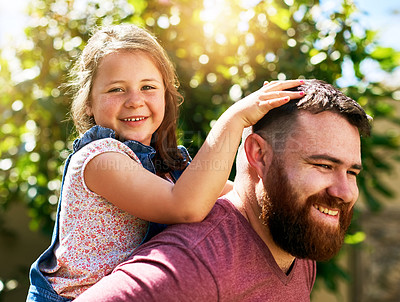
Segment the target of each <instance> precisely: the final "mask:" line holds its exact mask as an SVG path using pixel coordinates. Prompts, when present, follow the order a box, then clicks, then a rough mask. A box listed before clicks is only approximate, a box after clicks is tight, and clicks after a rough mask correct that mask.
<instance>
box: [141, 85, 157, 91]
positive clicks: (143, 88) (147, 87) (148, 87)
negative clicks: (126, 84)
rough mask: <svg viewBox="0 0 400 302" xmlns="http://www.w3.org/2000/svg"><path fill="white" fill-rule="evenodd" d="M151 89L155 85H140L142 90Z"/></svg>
mask: <svg viewBox="0 0 400 302" xmlns="http://www.w3.org/2000/svg"><path fill="white" fill-rule="evenodd" d="M151 89H155V87H153V86H150V85H145V86H143V87H142V90H151Z"/></svg>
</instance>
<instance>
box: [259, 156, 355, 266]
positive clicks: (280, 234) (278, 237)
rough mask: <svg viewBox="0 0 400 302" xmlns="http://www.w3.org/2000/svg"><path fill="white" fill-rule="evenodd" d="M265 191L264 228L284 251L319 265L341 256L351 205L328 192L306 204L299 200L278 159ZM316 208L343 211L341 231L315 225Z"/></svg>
mask: <svg viewBox="0 0 400 302" xmlns="http://www.w3.org/2000/svg"><path fill="white" fill-rule="evenodd" d="M264 187H265V190H266V192H267V194H268V195H267V196H266V198H265V200H264V207H265V208H264V211H266V212H265V216H264V217H263V219H264V224H265V225H266V226H268V228H269V230H270V233H271V235H272V238H273V240H274V241H275V243H276V244H277V245H278V246H279V247H280V248H282V249H283V250H284V251H286V252H288V253H289V254H291V255H292V256H294V257H297V258H307V259H312V260H316V261H326V260H329V259H331V258H332V257H333V256H335V255H336V254H337V253H338V252H339V250H340V248H341V246H342V244H343V240H344V237H345V234H346V231H347V229H348V227H349V225H350V222H351V218H352V215H353V209H349V207H350V205H349V204H348V203H344V202H342V201H340V200H338V199H337V198H335V197H332V196H329V195H328V194H327V193H326V192H320V193H318V194H314V195H311V196H309V197H308V198H307V199H306V201H302V200H299V198H298V194H296V192H295V190H294V188H293V187H292V186H291V184H290V183H289V181H288V178H287V175H286V172H285V170H284V166H283V164H282V162H281V161H280V160H279V159H278V158H277V157H276V156H274V159H273V161H272V163H271V166H270V169H269V171H268V174H267V178H266V180H265V181H264ZM298 190H301V188H298ZM313 204H319V205H322V206H325V207H328V208H335V209H339V214H340V220H339V225H338V227H336V228H334V227H332V226H328V225H326V224H321V223H318V222H317V221H314V220H313V219H312V217H311V215H310V214H311V210H312V209H311V207H313ZM262 216H263V215H262Z"/></svg>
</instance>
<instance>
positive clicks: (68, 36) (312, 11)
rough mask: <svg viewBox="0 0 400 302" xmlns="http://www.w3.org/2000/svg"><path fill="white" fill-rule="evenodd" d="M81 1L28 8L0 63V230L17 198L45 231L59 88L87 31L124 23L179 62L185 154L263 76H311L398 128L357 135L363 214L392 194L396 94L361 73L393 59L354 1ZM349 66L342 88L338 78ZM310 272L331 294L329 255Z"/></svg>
mask: <svg viewBox="0 0 400 302" xmlns="http://www.w3.org/2000/svg"><path fill="white" fill-rule="evenodd" d="M81 3H86V1H84V2H82V1H73V0H35V1H33V2H31V4H30V6H29V12H28V13H29V15H30V16H31V22H32V23H31V25H30V26H29V27H27V28H26V30H25V33H26V38H27V42H26V43H25V44H24V45H23V46H22V47H19V48H16V47H14V48H11V50H12V51H11V52H10V51H8V52H7V53H6V52H5V51H4V52H3V53H2V54H1V56H0V63H1V69H0V75H1V76H0V114H1V119H2V123H1V125H0V230H1V227H2V224H1V221H2V219H1V218H2V215H4V213H5V211H7V207H8V206H9V205H10V204H11V203H13V202H23V203H25V204H26V206H27V207H28V208H29V213H30V216H31V218H32V219H31V228H32V229H35V230H42V231H45V232H47V233H50V232H51V229H52V225H53V218H54V212H55V210H56V203H57V197H58V194H59V190H60V181H61V173H62V165H63V162H64V160H65V159H66V156H67V154H68V152H69V151H68V150H70V147H71V141H72V140H73V138H74V137H73V133H74V130H73V125H72V123H71V122H68V121H67V120H68V106H69V101H70V99H69V96H68V94H67V91H65V90H63V89H62V88H60V87H61V86H62V83H64V82H65V81H66V80H67V73H68V70H69V69H70V68H71V62H72V61H73V60H74V59H75V58H76V56H77V54H78V53H79V52H80V51H81V50H82V48H83V47H84V45H85V41H86V40H87V39H88V37H89V30H90V29H91V28H92V27H93V26H99V25H105V24H112V23H121V22H128V23H135V24H138V25H142V26H145V27H147V28H148V29H149V30H150V31H152V32H153V33H155V35H156V36H157V37H158V38H159V40H160V42H161V44H162V45H163V46H164V47H165V48H166V50H167V52H168V54H169V55H170V57H171V58H172V60H173V62H175V64H176V68H177V72H178V75H179V78H180V81H181V92H182V93H183V95H184V97H185V102H184V104H183V106H182V112H181V118H180V121H179V126H180V133H181V143H183V144H184V145H186V146H187V147H188V148H189V150H190V152H191V154H192V155H194V154H195V152H196V151H197V150H198V148H199V147H200V145H201V143H202V142H203V140H204V138H205V136H206V134H207V133H208V131H209V130H210V125H211V124H212V121H213V120H216V119H217V118H218V117H219V115H220V114H221V113H222V112H223V111H224V110H225V109H226V108H227V107H228V106H229V105H230V104H231V103H232V102H233V101H236V100H238V99H239V98H241V97H243V96H244V95H246V94H248V93H250V92H252V91H254V90H256V89H258V88H259V87H260V86H261V85H262V83H263V82H264V81H265V80H268V81H270V80H276V79H279V80H283V79H286V78H287V79H289V78H292V79H294V78H318V79H322V80H325V81H327V82H329V83H333V84H335V85H337V86H340V87H342V88H343V90H344V91H345V93H347V94H348V95H349V96H350V97H352V98H354V99H356V100H358V101H359V102H360V104H361V105H362V106H363V107H364V108H365V109H366V110H367V111H368V113H369V114H370V115H371V116H373V117H374V119H375V120H376V121H379V120H385V121H387V122H388V123H390V124H391V125H392V128H393V129H396V130H393V131H391V132H389V131H385V130H384V129H383V130H382V129H380V130H379V132H378V130H374V132H373V135H372V137H371V138H365V139H363V142H362V143H363V164H364V171H363V173H362V175H361V176H360V180H359V185H360V190H361V193H362V195H363V199H364V200H365V202H366V205H367V206H368V208H369V209H371V210H378V209H380V208H381V206H382V198H387V197H391V196H392V192H391V191H390V190H389V189H388V188H387V187H386V186H385V185H384V184H383V183H381V181H380V179H379V177H378V175H379V173H382V172H383V173H388V172H389V171H390V170H391V169H392V167H391V165H390V164H389V159H390V158H391V157H392V158H395V159H396V160H399V158H400V156H399V154H398V150H399V145H400V135H399V124H400V119H399V118H398V117H396V116H395V111H394V108H393V100H391V96H392V93H396V92H395V91H393V90H394V89H393V88H390V87H388V86H385V84H384V83H382V82H380V81H374V80H371V79H370V77H369V75H368V73H367V72H366V71H365V68H364V67H363V66H364V65H365V64H366V63H368V62H369V63H371V62H373V63H374V64H376V65H378V66H380V68H381V69H382V70H383V71H385V72H393V71H394V70H395V67H396V66H398V65H399V63H400V53H399V52H396V51H395V50H393V49H391V48H383V47H380V46H379V45H378V43H377V42H376V40H375V33H374V32H373V31H371V30H369V29H367V28H362V27H361V25H360V24H359V23H358V21H357V14H359V12H358V10H357V7H356V6H355V5H354V4H353V3H352V2H351V1H350V0H344V1H343V2H342V5H341V6H340V7H337V8H336V9H335V10H332V11H329V12H326V11H322V10H321V9H320V6H319V1H317V0H297V1H293V0H286V1H279V0H268V1H227V0H225V1H204V2H203V1H200V0H192V1H187V0H176V1H169V0H158V1H157V0H150V1H144V0H115V1H112V0H101V1H100V0H89V1H87V4H86V5H85V6H83V7H82V4H81ZM10 53H11V54H10ZM9 62H12V64H9ZM349 67H350V70H351V74H352V77H351V79H350V81H349V80H348V79H347V78H346V76H345V75H344V72H343V71H344V70H345V69H346V68H347V69H348V68H349ZM347 69H346V70H347ZM398 94H399V92H398V91H397V95H398ZM66 121H67V122H66ZM379 151H380V152H382V151H383V152H385V154H386V155H387V156H385V157H383V156H380V155H379V154H382V153H379ZM233 174H234V172H233ZM352 232H353V233H354V235H353V237H352V238H353V239H354V238H356V239H357V238H359V236H358V237H357V236H356V237H354V236H355V235H357V234H360V233H357V232H360V229H357V228H356V229H353V230H352ZM318 274H319V277H320V278H322V279H323V280H324V281H325V284H327V286H328V288H329V289H331V290H333V291H335V290H336V289H337V285H336V282H337V280H338V279H339V278H344V277H346V274H345V273H344V271H343V269H342V268H341V267H339V266H338V264H337V261H336V260H335V259H334V260H332V261H331V262H329V263H323V264H319V272H318ZM346 278H347V277H346Z"/></svg>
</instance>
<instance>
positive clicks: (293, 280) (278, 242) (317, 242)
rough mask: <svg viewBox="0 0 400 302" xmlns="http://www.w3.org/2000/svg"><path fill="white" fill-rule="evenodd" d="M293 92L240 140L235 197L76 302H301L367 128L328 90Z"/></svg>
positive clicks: (330, 242)
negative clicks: (293, 97) (298, 96)
mask: <svg viewBox="0 0 400 302" xmlns="http://www.w3.org/2000/svg"><path fill="white" fill-rule="evenodd" d="M295 90H300V91H304V92H305V96H304V97H303V98H301V99H299V100H292V101H290V102H289V103H287V104H285V105H283V106H281V107H278V108H275V109H273V110H271V111H270V112H268V114H267V115H266V116H265V117H264V118H263V119H262V120H260V121H259V122H258V123H257V124H256V125H254V126H253V128H252V129H248V130H247V131H246V133H245V134H244V136H243V142H242V145H241V147H240V149H239V152H238V156H237V161H236V162H237V174H236V178H235V181H234V189H233V191H232V192H230V193H229V194H228V195H226V196H224V197H222V198H220V199H219V200H218V201H217V203H216V205H215V206H214V208H213V210H212V211H211V212H210V214H209V215H208V216H207V218H206V219H205V220H204V221H203V222H201V223H194V224H180V225H173V226H170V227H168V228H167V230H165V231H163V232H162V233H161V234H159V235H157V236H156V237H154V238H153V239H151V240H150V241H149V242H148V243H146V244H143V245H142V246H140V247H139V248H138V249H137V250H136V251H135V252H134V253H133V255H132V257H131V259H130V260H128V261H126V262H124V263H123V264H121V265H119V266H118V267H117V268H116V269H115V270H114V272H113V273H112V274H111V275H109V276H107V277H105V278H103V279H102V280H101V281H100V282H98V283H97V284H96V285H94V286H93V287H91V288H90V289H89V290H87V291H86V292H85V293H83V294H82V295H81V296H79V297H78V299H77V300H76V301H207V302H209V301H252V302H253V301H285V302H288V301H296V302H298V301H310V293H311V290H312V287H313V285H314V281H315V274H316V265H315V261H325V260H328V259H330V258H331V257H333V256H334V255H335V254H336V253H337V252H338V251H339V249H340V248H341V245H342V243H343V239H344V236H345V233H346V230H347V228H348V226H349V224H350V221H351V217H352V211H353V207H354V204H355V202H356V200H357V198H358V188H357V181H356V179H357V175H358V174H359V173H360V171H361V168H362V165H361V151H360V135H369V132H370V124H369V118H368V116H367V115H366V113H365V112H364V110H363V109H362V108H361V107H360V106H359V105H358V104H357V103H356V102H355V101H354V100H352V99H350V98H348V97H347V96H345V95H344V94H343V93H341V92H340V91H339V90H337V89H335V88H334V87H333V86H332V85H329V84H326V83H324V82H322V81H317V80H307V81H305V83H304V84H303V85H301V86H299V87H297V88H296V89H295ZM188 198H190V196H188Z"/></svg>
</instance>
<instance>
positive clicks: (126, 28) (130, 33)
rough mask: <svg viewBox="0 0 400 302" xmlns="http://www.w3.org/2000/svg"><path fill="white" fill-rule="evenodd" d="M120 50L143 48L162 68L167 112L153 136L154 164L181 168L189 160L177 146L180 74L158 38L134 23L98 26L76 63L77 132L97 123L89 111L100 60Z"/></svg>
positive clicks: (73, 110) (163, 168)
mask: <svg viewBox="0 0 400 302" xmlns="http://www.w3.org/2000/svg"><path fill="white" fill-rule="evenodd" d="M117 51H142V52H144V53H146V54H148V55H149V56H150V57H151V58H152V60H153V62H154V64H155V65H156V66H157V68H158V69H159V71H160V73H161V75H162V78H163V80H164V86H165V115H164V119H163V121H162V123H161V125H160V127H159V128H158V129H157V131H156V132H155V133H154V134H153V137H152V142H151V145H152V146H153V147H154V148H155V149H156V150H157V154H156V157H155V159H154V163H155V166H156V169H157V171H158V172H161V173H165V172H168V171H169V170H171V169H182V168H183V167H184V166H185V165H186V160H184V159H183V157H182V154H181V153H180V151H179V150H178V148H177V138H176V122H177V119H178V107H179V105H180V104H181V103H182V101H183V97H182V95H181V94H180V93H179V92H178V87H179V81H178V77H177V75H176V72H175V68H174V66H173V65H172V62H171V61H170V59H169V57H168V55H167V53H166V51H165V50H164V48H163V47H162V46H161V45H160V44H159V43H158V42H157V40H156V39H155V37H154V36H153V35H152V34H150V33H149V32H148V31H146V30H145V29H143V28H140V27H137V26H135V25H132V24H120V25H112V26H108V27H104V28H101V29H97V30H96V31H95V32H94V34H93V36H92V37H91V38H90V39H89V40H88V43H87V45H86V47H85V48H84V50H83V52H82V53H81V55H80V57H79V59H78V60H77V62H76V63H75V66H74V68H73V69H72V71H71V79H72V80H71V81H70V86H71V87H72V88H73V91H74V96H73V101H72V107H71V115H72V119H73V121H74V124H75V127H76V129H77V131H78V132H79V133H80V134H83V133H85V132H86V131H87V130H89V129H90V128H91V127H93V126H95V125H96V123H95V121H94V118H93V117H92V116H89V115H88V114H87V113H86V109H87V107H88V106H89V105H90V94H91V89H92V85H93V79H94V78H95V76H96V72H97V69H98V66H99V63H100V61H101V59H102V58H104V57H105V56H106V55H108V54H110V53H114V52H117Z"/></svg>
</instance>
